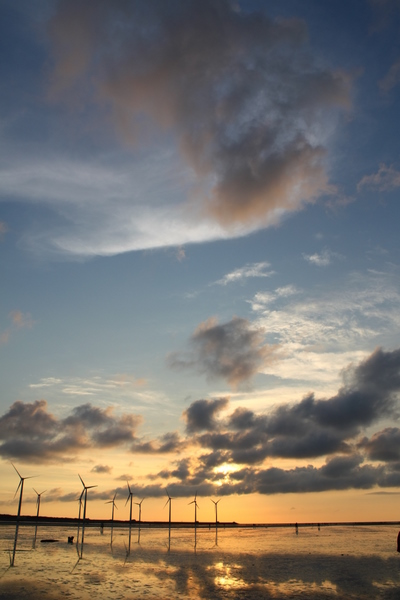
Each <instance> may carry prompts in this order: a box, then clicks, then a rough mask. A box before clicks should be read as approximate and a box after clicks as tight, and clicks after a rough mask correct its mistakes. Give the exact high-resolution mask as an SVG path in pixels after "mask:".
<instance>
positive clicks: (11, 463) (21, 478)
mask: <svg viewBox="0 0 400 600" xmlns="http://www.w3.org/2000/svg"><path fill="white" fill-rule="evenodd" d="M10 462H11V461H10ZM11 464H12V466H13V467H14V469H15V470H16V471H17V473H18V475H19V477H20V478H21V479H22V477H21V473H20V472H19V471H18V469H17V467H16V466H15V465H14V463H13V462H11Z"/></svg>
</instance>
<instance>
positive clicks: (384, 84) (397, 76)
mask: <svg viewBox="0 0 400 600" xmlns="http://www.w3.org/2000/svg"><path fill="white" fill-rule="evenodd" d="M399 83H400V59H398V60H397V61H396V62H394V63H393V64H392V66H391V67H390V69H389V71H388V72H387V73H386V75H385V77H383V78H382V79H381V80H380V82H379V88H380V90H381V91H382V92H384V93H386V94H387V93H388V92H390V91H391V90H392V89H393V88H394V87H396V86H397V85H399Z"/></svg>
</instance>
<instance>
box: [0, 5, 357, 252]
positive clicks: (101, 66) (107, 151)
mask: <svg viewBox="0 0 400 600" xmlns="http://www.w3.org/2000/svg"><path fill="white" fill-rule="evenodd" d="M27 16H29V15H28V13H27ZM122 23H124V26H123V27H122V26H121V24H122ZM26 29H28V28H26ZM46 31H47V34H48V40H49V45H48V46H47V49H49V51H50V52H51V56H47V57H46V65H47V66H48V65H52V69H51V72H49V73H48V77H47V81H48V82H50V88H51V89H50V90H43V89H41V90H40V89H35V95H37V96H40V94H42V96H46V99H47V100H48V101H49V103H50V106H49V116H48V117H47V116H46V115H45V113H44V112H41V113H40V114H36V113H34V111H35V108H34V107H31V110H32V111H33V113H34V114H33V115H32V117H33V116H34V117H35V119H36V117H37V122H38V123H40V124H41V125H43V126H44V127H45V126H49V123H48V121H47V120H46V119H47V118H48V119H52V121H51V122H52V123H54V121H55V122H57V123H58V125H59V127H52V131H53V135H52V137H51V140H50V139H48V140H47V145H46V146H41V144H40V143H39V142H36V146H35V152H34V153H32V152H31V150H30V149H29V152H25V150H24V148H25V147H26V145H25V144H24V143H19V140H15V135H14V137H13V138H12V139H6V143H7V154H6V155H5V156H4V160H3V162H2V165H0V175H1V177H0V181H1V183H0V191H1V196H2V197H7V198H11V199H12V200H13V201H15V202H20V201H23V202H27V203H30V204H31V206H39V207H43V206H45V207H46V208H47V209H49V208H50V213H48V214H51V216H50V217H49V220H48V222H47V223H46V227H41V226H40V222H38V223H39V224H38V225H37V226H36V227H35V228H34V229H33V230H29V231H27V232H26V233H25V235H24V236H23V238H24V241H25V243H26V244H29V246H30V247H31V248H34V249H36V251H38V252H39V251H42V252H45V253H53V254H56V255H57V254H63V255H68V256H70V257H74V256H75V257H87V256H93V255H103V256H104V255H113V254H118V253H121V252H126V251H129V250H135V249H144V248H151V247H161V246H175V247H181V246H182V245H183V244H186V243H189V242H201V241H206V240H213V239H224V238H228V237H236V236H241V235H245V234H247V233H249V232H251V231H255V230H258V229H260V228H263V227H268V226H270V225H272V224H276V223H278V222H279V221H280V220H281V218H282V216H283V215H284V214H285V213H289V212H295V211H298V210H301V209H302V208H303V207H304V205H306V204H307V203H312V202H315V201H316V200H317V199H318V198H319V197H320V196H321V195H327V194H335V187H334V186H333V185H331V184H330V183H329V180H328V175H327V168H326V166H327V162H328V147H329V140H330V138H331V137H332V136H333V135H334V131H335V128H336V126H337V124H338V121H339V119H340V113H341V112H342V111H343V109H344V110H347V109H348V108H349V107H350V105H351V87H352V81H351V76H350V75H349V74H348V73H345V72H344V71H343V70H342V69H340V68H331V67H327V66H323V64H322V62H321V60H320V57H319V55H317V54H314V53H313V51H312V49H311V47H310V45H309V40H308V36H307V28H306V25H305V23H304V22H303V21H301V20H300V19H276V20H273V19H270V18H268V17H267V16H266V14H265V13H264V12H260V13H257V14H251V13H248V12H245V11H241V10H239V9H238V8H237V7H233V6H232V4H231V2H229V1H228V0H221V1H220V2H218V3H217V4H215V3H214V2H212V1H209V0H206V1H204V2H201V3H199V2H197V1H196V0H189V1H187V0H178V1H177V2H174V3H173V4H172V5H171V4H169V3H165V2H162V1H160V0H156V1H154V2H152V3H151V5H149V4H148V3H146V2H144V1H142V0H139V1H138V2H134V3H126V2H124V1H123V0H115V1H114V2H101V3H100V4H97V5H96V6H94V5H93V6H92V5H91V4H90V3H86V4H82V2H78V1H75V0H68V1H65V0H62V1H60V2H58V3H57V5H56V7H55V9H54V11H53V14H52V16H51V17H50V19H49V20H48V23H47V29H46ZM182 48H185V51H184V52H182ZM42 50H43V47H42ZM35 81H36V84H37V82H38V81H42V79H41V78H39V77H37V78H35ZM66 105H67V106H66ZM89 107H90V111H89V110H86V109H87V108H89ZM65 111H67V115H68V118H67V119H66V112H65ZM50 113H51V114H50ZM89 113H90V115H91V117H90V119H91V123H90V125H89V126H87V121H86V122H85V126H84V127H83V126H82V119H83V117H82V115H83V114H84V115H85V117H87V115H88V114H89ZM20 118H21V116H20V112H18V113H17V112H16V114H15V115H13V119H14V120H16V121H18V120H19V119H20ZM66 123H68V125H66ZM66 127H68V136H71V137H73V136H74V134H75V135H76V136H79V140H80V141H81V156H80V157H79V160H76V158H75V153H74V157H71V154H70V153H69V151H68V147H66V144H65V129H66ZM11 129H12V128H11ZM23 131H24V128H23V127H22V126H21V127H20V128H19V134H18V135H19V136H21V138H22V142H24V141H25V140H24V136H23V133H21V132H23ZM13 132H14V134H15V128H14V129H13ZM94 132H96V133H94ZM5 134H6V136H7V135H9V131H8V128H7V127H6V128H5ZM116 134H117V135H116ZM17 137H18V136H17ZM97 147H98V148H99V149H98V150H97V152H96V151H93V148H97Z"/></svg>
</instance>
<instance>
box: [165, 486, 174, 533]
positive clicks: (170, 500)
mask: <svg viewBox="0 0 400 600" xmlns="http://www.w3.org/2000/svg"><path fill="white" fill-rule="evenodd" d="M166 492H167V496H168V500H167V501H166V503H165V504H164V508H165V507H166V506H167V504H169V510H168V515H169V516H168V523H169V526H170V527H171V503H172V500H173V498H171V496H170V495H169V492H168V490H166Z"/></svg>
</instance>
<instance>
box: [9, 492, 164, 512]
mask: <svg viewBox="0 0 400 600" xmlns="http://www.w3.org/2000/svg"><path fill="white" fill-rule="evenodd" d="M15 493H17V492H15ZM169 501H170V498H168V500H167V501H166V503H165V504H164V506H163V508H165V507H166V506H167V504H168V502H169Z"/></svg>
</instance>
